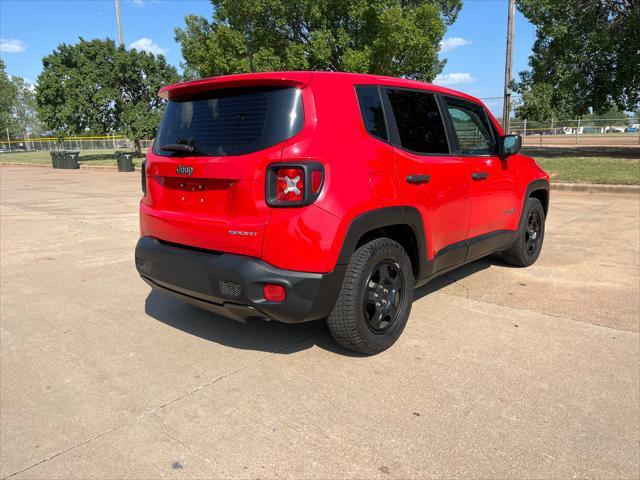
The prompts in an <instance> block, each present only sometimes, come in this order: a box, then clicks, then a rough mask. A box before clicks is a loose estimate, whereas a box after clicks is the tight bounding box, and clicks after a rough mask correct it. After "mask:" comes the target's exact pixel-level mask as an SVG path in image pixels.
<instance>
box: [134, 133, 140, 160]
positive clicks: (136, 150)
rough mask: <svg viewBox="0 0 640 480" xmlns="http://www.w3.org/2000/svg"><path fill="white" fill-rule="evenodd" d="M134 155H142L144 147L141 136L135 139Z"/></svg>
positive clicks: (137, 156)
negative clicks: (141, 144) (141, 143)
mask: <svg viewBox="0 0 640 480" xmlns="http://www.w3.org/2000/svg"><path fill="white" fill-rule="evenodd" d="M133 156H134V157H135V158H140V157H142V147H141V146H140V139H139V138H136V139H135V140H134V141H133Z"/></svg>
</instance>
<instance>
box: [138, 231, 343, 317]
mask: <svg viewBox="0 0 640 480" xmlns="http://www.w3.org/2000/svg"><path fill="white" fill-rule="evenodd" d="M135 257H136V268H137V270H138V273H139V274H140V276H141V277H142V278H143V279H144V280H145V281H146V282H147V283H148V284H149V285H151V286H152V287H153V288H154V289H157V290H160V291H163V292H165V293H168V294H169V295H172V296H174V297H177V298H180V299H182V300H184V301H186V302H189V303H191V304H194V305H196V306H198V307H200V308H204V309H206V310H209V311H212V312H214V313H216V314H218V315H221V316H223V317H227V318H231V319H234V320H239V321H246V320H248V319H250V318H269V319H273V320H278V321H280V322H285V323H299V322H305V321H310V320H317V319H321V318H326V317H327V316H328V315H329V313H331V310H332V308H333V305H334V304H335V301H336V299H337V297H338V293H339V291H340V287H341V285H342V279H343V275H344V266H340V265H338V266H337V267H336V269H335V270H334V271H333V272H330V273H326V274H320V273H307V272H296V271H292V270H282V269H279V268H276V267H273V266H271V265H269V264H267V263H265V262H263V261H261V260H258V259H256V258H253V257H247V256H242V255H234V254H229V253H217V252H209V251H203V250H196V249H192V248H188V247H182V246H176V245H169V244H166V243H163V242H160V241H159V240H157V239H156V238H153V237H141V238H140V240H138V244H137V246H136V253H135ZM265 283H279V284H282V285H284V286H286V288H287V297H286V299H285V300H284V301H283V302H278V303H274V302H268V301H266V300H265V299H264V297H263V285H264V284H265Z"/></svg>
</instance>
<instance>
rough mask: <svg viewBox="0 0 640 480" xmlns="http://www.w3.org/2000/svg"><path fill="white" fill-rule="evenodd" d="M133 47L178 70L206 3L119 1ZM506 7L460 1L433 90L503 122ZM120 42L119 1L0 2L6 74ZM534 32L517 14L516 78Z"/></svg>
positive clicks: (496, 1)
mask: <svg viewBox="0 0 640 480" xmlns="http://www.w3.org/2000/svg"><path fill="white" fill-rule="evenodd" d="M120 3H121V5H120V10H121V16H122V28H123V32H124V42H125V45H126V46H127V47H128V48H137V49H139V50H147V51H150V52H153V53H156V54H157V53H162V54H164V55H165V56H166V57H167V60H168V61H169V62H170V63H171V64H173V65H175V66H176V67H178V69H180V63H181V62H182V56H181V54H180V45H179V44H177V43H176V42H175V41H174V39H173V31H174V29H175V27H180V26H183V25H184V17H185V16H186V15H189V14H195V15H202V16H204V17H206V18H210V17H211V12H212V8H211V3H210V2H209V0H121V2H120ZM506 25H507V0H463V7H462V10H461V12H460V14H459V15H458V19H457V20H456V22H455V23H454V24H453V25H452V26H451V27H450V28H449V30H448V31H447V33H446V35H445V38H444V41H443V45H442V50H441V58H444V59H446V60H447V64H446V66H445V68H444V70H443V72H442V73H441V74H440V76H439V77H438V78H436V80H435V81H434V83H438V84H441V85H446V86H448V87H451V88H454V89H456V90H461V91H463V92H466V93H469V94H471V95H474V96H476V97H480V98H482V99H483V100H484V101H485V103H486V104H487V106H488V107H489V108H491V110H492V111H493V112H494V113H495V114H496V115H501V109H502V101H501V98H500V97H501V96H502V93H503V83H504V57H505V46H506ZM117 35H118V32H117V25H116V14H115V3H114V0H0V57H1V58H2V60H3V61H4V62H5V64H6V66H7V73H9V74H10V75H16V76H20V77H23V78H25V79H26V80H27V81H28V82H29V83H35V81H36V79H37V77H38V75H39V73H40V71H41V70H42V61H41V60H42V57H43V56H45V55H47V54H49V53H51V52H52V51H53V50H54V49H55V48H56V47H57V45H58V44H60V43H75V42H77V40H78V37H83V38H85V39H91V38H106V37H109V38H113V39H116V38H117ZM534 39H535V29H534V27H533V25H531V24H530V23H529V22H528V21H527V19H526V18H524V17H523V16H522V15H521V14H520V13H519V12H517V13H516V18H515V34H514V55H513V72H514V75H516V74H517V72H519V71H521V70H524V69H526V68H527V60H528V56H529V54H530V52H531V46H532V45H533V41H534Z"/></svg>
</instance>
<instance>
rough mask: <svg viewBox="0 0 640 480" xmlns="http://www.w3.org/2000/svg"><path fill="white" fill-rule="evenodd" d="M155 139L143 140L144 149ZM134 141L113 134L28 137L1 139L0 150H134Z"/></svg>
mask: <svg viewBox="0 0 640 480" xmlns="http://www.w3.org/2000/svg"><path fill="white" fill-rule="evenodd" d="M152 141H153V140H141V142H140V144H141V146H142V149H143V150H146V149H147V148H148V147H149V146H150V145H151V142H152ZM132 149H133V141H131V140H129V139H128V138H125V137H124V136H122V135H112V136H81V137H80V136H78V137H65V138H63V139H58V138H56V137H39V138H27V139H12V140H10V141H9V140H4V141H2V140H0V151H3V152H25V151H27V152H30V151H52V150H79V151H82V150H132Z"/></svg>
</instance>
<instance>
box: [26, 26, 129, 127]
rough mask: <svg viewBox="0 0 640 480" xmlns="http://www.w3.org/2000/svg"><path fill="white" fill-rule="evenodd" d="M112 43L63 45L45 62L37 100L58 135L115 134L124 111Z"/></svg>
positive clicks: (103, 41)
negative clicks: (120, 108) (121, 110)
mask: <svg viewBox="0 0 640 480" xmlns="http://www.w3.org/2000/svg"><path fill="white" fill-rule="evenodd" d="M115 54H116V46H115V43H114V42H113V41H112V40H88V41H87V40H84V39H82V38H80V41H79V42H78V43H77V44H74V45H67V44H64V43H63V44H61V45H59V46H58V48H57V49H56V50H54V51H53V53H51V54H50V55H47V56H46V57H44V58H43V59H42V66H43V70H42V73H41V74H40V76H39V77H38V80H37V85H38V87H37V91H36V101H37V105H38V113H39V116H40V119H41V120H42V122H43V123H44V124H45V125H46V126H47V127H48V128H50V129H51V130H54V131H55V132H57V133H58V134H61V135H63V134H66V135H68V134H82V133H85V132H86V131H89V130H90V131H94V132H100V133H108V132H114V131H116V130H117V128H118V126H119V125H118V120H119V118H120V111H119V110H118V107H119V105H118V103H116V100H117V99H118V96H119V91H118V84H117V81H116V79H115V75H114V74H115Z"/></svg>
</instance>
